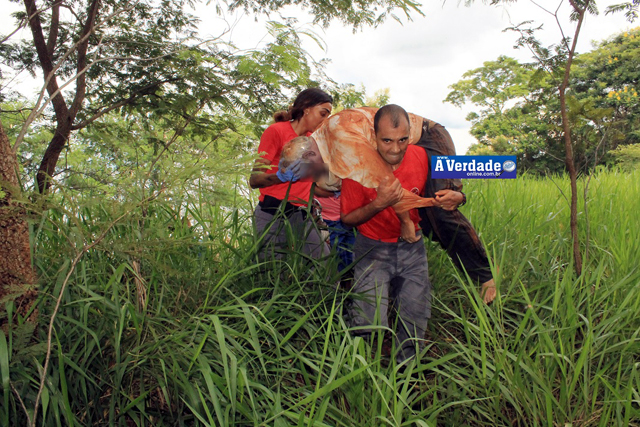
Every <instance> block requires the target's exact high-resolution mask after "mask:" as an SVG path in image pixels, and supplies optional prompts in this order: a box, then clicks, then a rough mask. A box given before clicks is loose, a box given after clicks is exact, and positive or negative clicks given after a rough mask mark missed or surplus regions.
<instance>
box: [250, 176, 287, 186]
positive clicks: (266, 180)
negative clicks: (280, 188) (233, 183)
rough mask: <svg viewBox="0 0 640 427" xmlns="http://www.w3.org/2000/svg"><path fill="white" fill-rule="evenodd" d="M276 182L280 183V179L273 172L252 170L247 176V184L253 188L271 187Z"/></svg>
mask: <svg viewBox="0 0 640 427" xmlns="http://www.w3.org/2000/svg"><path fill="white" fill-rule="evenodd" d="M277 184H282V181H280V178H278V175H276V174H275V173H264V172H254V173H252V174H251V177H249V186H250V187H251V188H254V189H255V188H265V187H271V186H272V185H277Z"/></svg>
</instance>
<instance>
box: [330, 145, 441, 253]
mask: <svg viewBox="0 0 640 427" xmlns="http://www.w3.org/2000/svg"><path fill="white" fill-rule="evenodd" d="M428 173H429V159H428V157H427V153H426V151H425V150H424V149H423V148H421V147H416V146H414V145H409V147H407V152H406V153H405V155H404V158H403V159H402V163H401V164H400V167H398V169H396V170H395V171H393V175H394V176H395V177H396V178H398V180H399V181H400V184H401V185H402V188H405V189H407V190H409V191H411V192H413V193H416V194H420V195H421V194H422V192H423V191H424V187H425V183H426V181H427V175H428ZM376 196H377V192H376V190H375V189H373V188H367V187H364V186H363V185H362V184H359V183H357V182H356V181H353V180H351V179H343V180H342V194H341V206H340V211H341V212H342V213H343V214H348V213H350V212H353V211H354V210H356V209H358V208H361V207H363V206H365V205H368V204H369V203H371V202H372V201H373V200H375V198H376ZM409 215H410V216H411V219H412V220H413V223H414V224H415V226H416V230H418V229H419V226H418V223H419V222H420V216H419V215H418V211H417V210H416V209H412V210H411V211H410V213H409ZM357 228H358V232H360V233H362V234H363V235H364V236H365V237H368V238H370V239H374V240H381V241H383V242H396V241H397V240H398V237H400V220H399V219H398V215H397V214H396V212H395V211H394V210H393V207H391V206H389V207H388V208H386V209H385V210H383V211H381V212H379V213H377V214H376V215H375V216H374V217H373V218H371V219H370V220H369V221H367V222H365V223H363V224H360V225H359V226H358V227H357Z"/></svg>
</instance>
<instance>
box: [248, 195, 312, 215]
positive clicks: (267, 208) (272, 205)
mask: <svg viewBox="0 0 640 427" xmlns="http://www.w3.org/2000/svg"><path fill="white" fill-rule="evenodd" d="M282 203H283V201H282V200H280V199H276V198H275V197H273V196H264V199H263V200H262V201H261V202H259V203H258V206H260V209H261V210H262V212H264V213H268V214H269V215H275V214H276V213H278V211H279V210H280V209H281V208H280V206H281V205H282ZM282 212H283V213H284V214H285V216H287V217H290V216H291V215H293V214H295V213H296V212H301V213H302V216H303V217H305V218H306V216H307V215H306V214H307V211H305V210H304V209H302V208H300V207H299V206H295V205H292V204H291V203H289V202H284V207H283V208H282Z"/></svg>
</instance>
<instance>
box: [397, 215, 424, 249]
mask: <svg viewBox="0 0 640 427" xmlns="http://www.w3.org/2000/svg"><path fill="white" fill-rule="evenodd" d="M398 219H399V220H400V237H401V238H402V240H404V241H405V242H408V243H415V242H417V241H418V240H420V239H421V238H422V236H416V226H415V224H414V223H413V221H412V220H411V216H410V215H409V212H408V211H407V212H404V213H401V214H398Z"/></svg>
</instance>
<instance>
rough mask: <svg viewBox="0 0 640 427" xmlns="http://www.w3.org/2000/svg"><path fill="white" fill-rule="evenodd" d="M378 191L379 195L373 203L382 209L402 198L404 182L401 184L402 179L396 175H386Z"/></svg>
mask: <svg viewBox="0 0 640 427" xmlns="http://www.w3.org/2000/svg"><path fill="white" fill-rule="evenodd" d="M377 191H378V195H377V196H376V199H375V200H374V201H373V202H371V203H374V204H375V206H376V208H378V209H380V210H383V209H386V208H388V207H389V206H391V205H395V204H396V203H398V202H399V201H400V199H402V184H400V181H398V178H396V177H393V178H391V177H390V176H386V177H384V178H383V179H382V181H380V185H379V186H378V190H377Z"/></svg>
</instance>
